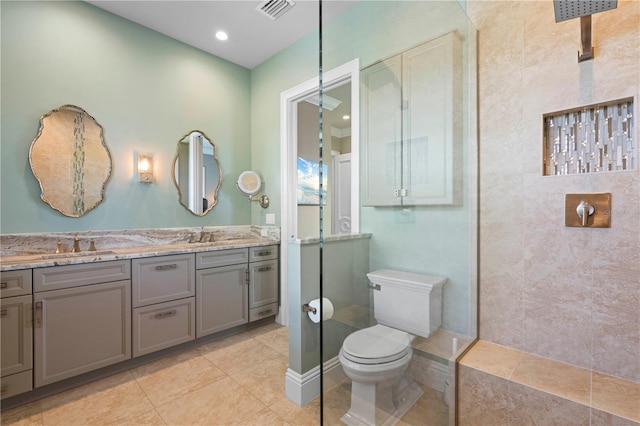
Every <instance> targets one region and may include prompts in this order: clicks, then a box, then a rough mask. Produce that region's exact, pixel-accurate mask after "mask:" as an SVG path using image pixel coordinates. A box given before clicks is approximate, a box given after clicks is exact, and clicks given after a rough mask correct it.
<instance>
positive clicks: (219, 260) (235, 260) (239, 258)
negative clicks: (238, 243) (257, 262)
mask: <svg viewBox="0 0 640 426" xmlns="http://www.w3.org/2000/svg"><path fill="white" fill-rule="evenodd" d="M248 261H249V255H248V250H247V249H246V248H240V249H229V250H218V251H210V252H205V253H196V269H206V268H216V267H218V266H228V265H237V264H239V263H247V262H248Z"/></svg>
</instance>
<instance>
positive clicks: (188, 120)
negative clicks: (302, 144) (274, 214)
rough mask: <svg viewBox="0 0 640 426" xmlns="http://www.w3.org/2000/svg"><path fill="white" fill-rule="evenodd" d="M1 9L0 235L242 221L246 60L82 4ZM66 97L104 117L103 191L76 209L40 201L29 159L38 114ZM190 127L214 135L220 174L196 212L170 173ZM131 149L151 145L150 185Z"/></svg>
mask: <svg viewBox="0 0 640 426" xmlns="http://www.w3.org/2000/svg"><path fill="white" fill-rule="evenodd" d="M0 7H1V15H2V17H1V19H2V22H1V24H2V27H1V32H2V33H1V35H2V64H1V67H2V68H1V91H2V92H1V93H2V100H1V114H2V115H1V120H2V130H1V149H0V155H1V157H2V158H1V161H2V163H1V177H2V179H1V180H2V183H1V191H2V192H1V200H0V201H1V210H0V232H2V233H5V234H6V233H22V232H56V231H69V230H89V229H94V230H99V229H125V228H154V227H175V226H204V225H235V224H248V223H250V221H251V209H250V207H249V205H248V203H247V201H246V199H245V198H243V197H242V196H241V194H240V193H239V192H238V190H237V189H236V187H235V181H236V179H237V176H238V175H239V174H240V172H242V171H243V170H246V169H248V168H250V167H251V131H250V127H249V126H248V124H247V123H248V121H249V120H250V112H251V111H250V107H251V82H250V71H249V70H248V69H245V68H243V67H240V66H237V65H235V64H232V63H230V62H227V61H224V60H222V59H219V58H216V57H214V56H212V55H209V54H207V53H204V52H202V51H200V50H198V49H195V48H192V47H189V46H187V45H185V44H183V43H180V42H178V41H175V40H173V39H170V38H168V37H165V36H163V35H161V34H159V33H157V32H155V31H152V30H149V29H147V28H145V27H142V26H139V25H137V24H134V23H132V22H129V21H127V20H124V19H122V18H119V17H117V16H115V15H112V14H110V13H108V12H105V11H103V10H101V9H98V8H96V7H94V6H92V5H89V4H87V3H84V2H76V1H73V2H10V1H3V2H2V3H1V5H0ZM63 104H73V105H77V106H79V107H81V108H83V109H84V110H85V111H87V112H88V113H89V114H90V115H92V116H93V117H94V118H95V119H96V120H97V121H98V122H99V123H100V124H101V125H102V126H103V128H104V129H105V139H106V142H107V145H108V147H109V149H110V150H111V155H112V159H113V174H112V177H111V180H110V181H109V182H108V184H107V188H106V197H105V200H104V201H103V203H102V204H100V205H99V206H98V207H96V208H95V209H94V210H92V211H90V212H89V213H88V214H86V215H85V216H83V217H81V218H69V217H65V216H63V215H62V214H60V213H58V212H57V211H55V210H53V209H52V208H50V207H49V206H48V205H47V204H45V203H44V202H43V201H42V200H40V188H39V185H38V183H37V181H36V179H35V178H34V176H33V174H32V172H31V168H30V165H29V160H28V155H29V147H30V144H31V142H32V141H33V139H34V138H35V136H36V134H37V131H38V126H39V119H40V117H41V116H42V115H43V114H45V113H47V112H48V111H50V110H52V109H54V108H58V107H59V106H61V105H63ZM194 129H198V130H201V131H203V132H205V133H206V134H207V135H208V136H209V137H210V138H211V139H212V140H213V141H214V142H215V144H216V146H217V148H218V155H219V161H220V164H221V167H222V172H223V183H222V188H221V190H220V192H219V201H218V204H217V205H216V206H215V207H214V209H213V210H212V211H211V212H210V213H209V214H208V215H206V216H204V217H197V216H194V215H192V214H191V213H190V212H188V211H187V210H186V209H185V208H183V207H182V206H181V205H180V204H179V203H178V192H177V190H176V188H175V186H174V183H173V180H172V177H171V165H172V162H173V158H174V156H175V153H176V147H177V143H178V139H179V138H180V137H181V136H183V135H184V134H186V133H187V132H188V131H190V130H194ZM134 151H142V152H153V153H154V154H155V161H156V179H157V182H156V183H155V184H153V185H143V184H140V183H137V182H136V181H135V178H134V160H133V156H134Z"/></svg>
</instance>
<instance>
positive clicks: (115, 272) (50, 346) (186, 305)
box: [0, 231, 280, 399]
mask: <svg viewBox="0 0 640 426" xmlns="http://www.w3.org/2000/svg"><path fill="white" fill-rule="evenodd" d="M202 232H204V231H202ZM3 238H4V236H3ZM5 242H6V239H4V240H3V243H5ZM3 246H4V244H3ZM0 274H1V277H2V289H1V295H2V318H1V324H2V399H5V398H9V397H12V396H16V395H19V394H23V393H25V392H29V391H31V390H33V389H35V390H36V391H37V390H38V389H40V388H42V387H45V386H47V385H50V384H54V383H57V382H62V381H63V380H66V379H70V378H74V377H77V376H80V375H82V374H84V373H89V372H92V371H96V370H98V369H101V368H103V367H107V366H114V365H121V366H122V365H126V363H127V362H133V360H134V359H136V358H140V357H143V356H145V355H149V354H152V353H157V354H158V355H157V356H156V358H157V357H158V356H162V352H161V351H162V350H165V349H168V348H171V347H175V346H177V345H180V344H184V343H188V342H193V341H195V340H197V339H202V338H204V337H205V336H210V337H209V338H208V339H207V340H211V339H212V338H215V334H216V333H221V332H225V335H226V334H229V333H233V332H234V331H235V330H232V329H234V328H235V329H237V330H238V331H241V330H242V329H243V328H242V326H243V325H247V324H249V323H250V322H253V321H257V320H261V319H264V318H269V317H274V316H275V315H276V314H277V313H278V303H279V281H280V279H279V235H278V236H277V238H273V236H272V238H237V239H229V240H219V241H217V242H211V243H205V244H200V243H188V242H187V243H184V244H167V245H153V247H151V246H137V247H128V248H113V249H110V250H103V251H102V252H97V251H96V252H94V253H92V252H81V253H69V254H68V255H67V256H64V255H59V256H58V255H46V254H45V255H42V254H26V255H21V256H15V257H13V256H4V255H3V259H2V270H1V272H0ZM203 341H204V340H203ZM32 354H33V358H32Z"/></svg>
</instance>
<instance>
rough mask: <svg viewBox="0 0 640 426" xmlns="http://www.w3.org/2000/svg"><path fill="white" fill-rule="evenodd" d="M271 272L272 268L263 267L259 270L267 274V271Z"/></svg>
mask: <svg viewBox="0 0 640 426" xmlns="http://www.w3.org/2000/svg"><path fill="white" fill-rule="evenodd" d="M270 270H271V266H262V267H260V268H258V272H266V271H270Z"/></svg>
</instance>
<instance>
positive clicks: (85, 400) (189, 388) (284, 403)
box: [0, 324, 448, 426]
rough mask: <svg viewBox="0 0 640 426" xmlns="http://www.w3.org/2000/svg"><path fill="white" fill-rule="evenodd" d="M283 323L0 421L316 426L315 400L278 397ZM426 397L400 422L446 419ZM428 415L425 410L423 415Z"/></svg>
mask: <svg viewBox="0 0 640 426" xmlns="http://www.w3.org/2000/svg"><path fill="white" fill-rule="evenodd" d="M288 351H289V349H288V335H287V329H286V328H285V327H281V326H279V325H277V324H269V325H266V326H263V327H260V328H258V329H254V330H251V331H247V332H244V333H241V334H238V335H234V336H231V337H228V338H225V339H223V340H219V341H215V342H212V343H209V344H206V345H202V346H199V347H197V348H193V349H190V350H188V351H185V352H182V353H179V354H176V355H173V356H170V357H167V358H164V359H161V360H158V361H155V362H152V363H150V364H146V365H143V366H140V367H137V368H134V369H132V370H129V371H126V372H124V373H120V374H116V375H114V376H111V377H108V378H106V379H102V380H99V381H96V382H93V383H89V384H86V385H84V386H80V387H77V388H75V389H71V390H69V391H66V392H62V393H60V394H57V395H54V396H51V397H48V398H45V399H42V400H39V401H36V402H33V403H31V404H27V405H24V406H22V407H18V408H15V409H12V410H8V411H5V412H3V413H2V414H1V418H0V423H1V424H2V425H7V426H8V425H40V426H52V425H61V426H62V425H64V426H76V425H77V426H88V425H91V426H95V425H208V426H218V425H246V426H254V425H255V426H269V425H278V426H280V425H282V426H284V425H300V426H307V425H308V426H314V425H319V423H320V422H319V416H320V415H319V409H320V402H319V399H316V400H314V401H312V402H310V403H309V404H307V405H306V406H304V407H299V406H298V405H296V404H295V403H293V402H291V401H289V400H288V399H287V398H286V397H285V396H284V377H285V373H286V370H287V366H288ZM350 389H351V387H350V383H349V382H345V383H342V384H340V386H337V387H335V388H334V389H332V390H330V391H329V392H328V393H327V394H326V397H325V417H324V424H325V425H339V424H341V423H340V421H339V418H340V416H342V414H344V413H345V412H346V411H347V409H348V408H349V401H350ZM424 391H425V396H424V397H423V398H422V399H421V400H420V401H418V403H417V404H416V405H415V406H414V407H413V408H412V410H411V411H410V412H409V413H407V415H406V416H405V417H404V418H403V419H402V421H401V422H400V423H399V425H401V426H405V425H420V426H423V425H446V424H448V423H447V418H448V409H447V407H446V406H445V405H444V403H442V402H441V400H442V394H441V393H438V392H435V391H432V390H431V389H428V388H424ZM427 413H428V415H427Z"/></svg>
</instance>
